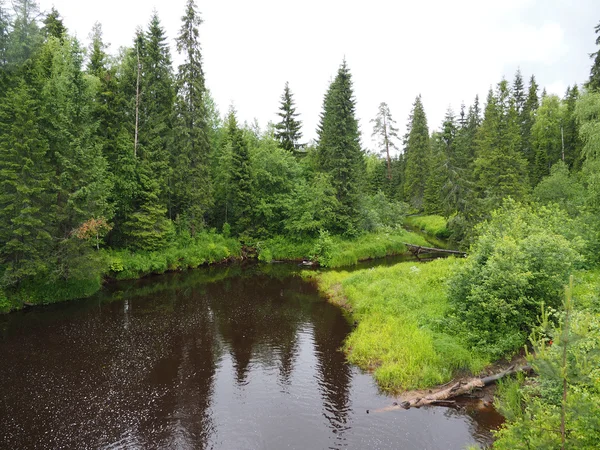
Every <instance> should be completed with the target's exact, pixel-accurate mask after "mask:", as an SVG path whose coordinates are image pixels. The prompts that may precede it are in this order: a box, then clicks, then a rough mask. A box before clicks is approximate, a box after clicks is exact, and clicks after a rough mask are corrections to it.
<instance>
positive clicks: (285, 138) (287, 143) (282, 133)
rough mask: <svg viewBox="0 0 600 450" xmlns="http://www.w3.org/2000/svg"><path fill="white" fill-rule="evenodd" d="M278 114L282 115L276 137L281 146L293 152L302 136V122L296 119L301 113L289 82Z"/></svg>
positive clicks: (276, 129) (276, 126)
mask: <svg viewBox="0 0 600 450" xmlns="http://www.w3.org/2000/svg"><path fill="white" fill-rule="evenodd" d="M277 115H278V116H279V117H281V121H280V122H279V123H277V124H275V138H276V139H277V140H278V141H279V143H280V145H281V148H283V149H285V150H288V151H290V152H293V151H294V150H297V149H298V146H299V141H300V139H301V138H302V133H301V132H300V129H301V128H302V122H300V121H299V120H297V119H296V118H297V117H298V116H299V114H298V113H297V112H296V107H295V104H294V96H293V94H292V92H291V91H290V85H289V83H287V82H286V83H285V88H284V89H283V94H282V95H281V104H280V106H279V112H278V113H277Z"/></svg>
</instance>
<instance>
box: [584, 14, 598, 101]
mask: <svg viewBox="0 0 600 450" xmlns="http://www.w3.org/2000/svg"><path fill="white" fill-rule="evenodd" d="M594 31H595V32H596V34H597V35H598V36H597V37H596V46H597V47H600V22H598V25H596V27H595V28H594ZM590 58H592V59H593V60H594V62H593V64H592V68H591V69H590V79H589V80H588V82H587V88H588V89H590V90H591V91H597V90H600V48H599V49H598V50H597V51H596V52H594V53H592V54H591V55H590Z"/></svg>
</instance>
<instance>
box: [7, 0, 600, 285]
mask: <svg viewBox="0 0 600 450" xmlns="http://www.w3.org/2000/svg"><path fill="white" fill-rule="evenodd" d="M9 6H10V7H9ZM40 18H41V19H40ZM201 23H202V20H201V17H200V14H199V12H198V10H197V8H196V5H195V3H194V1H192V0H190V1H188V2H187V4H186V8H185V11H184V14H183V17H182V21H181V28H180V30H179V31H178V33H177V35H176V38H175V42H176V49H177V52H178V53H179V54H180V55H181V60H182V63H181V64H180V65H179V66H178V67H177V68H174V67H173V63H172V55H171V50H170V47H169V45H168V41H167V34H166V31H165V30H164V28H163V27H162V25H161V22H160V19H159V17H158V14H157V13H156V12H155V13H153V15H152V17H150V20H149V22H148V24H147V26H146V27H145V28H139V29H137V30H136V32H135V35H134V36H133V40H132V43H131V45H130V46H129V47H127V48H122V49H120V50H119V51H118V53H117V54H110V53H109V52H108V48H107V44H106V43H105V42H104V41H103V36H102V27H101V25H100V24H96V25H95V26H94V28H93V30H92V31H91V33H90V36H89V41H90V42H89V45H88V46H87V47H84V45H83V44H82V43H81V42H80V41H79V40H78V39H76V38H74V37H72V36H71V35H70V34H69V32H68V29H67V27H66V26H65V24H64V23H63V21H62V18H61V16H60V14H59V13H58V11H56V10H55V9H54V8H53V9H52V11H51V12H50V13H48V14H45V15H41V14H40V11H39V9H38V6H37V4H36V2H35V1H34V0H17V1H14V2H12V3H11V4H10V5H9V4H7V3H6V2H4V1H0V67H1V71H0V96H1V99H0V104H1V105H0V171H1V173H2V181H1V188H0V214H1V217H0V241H1V242H2V248H1V250H0V258H1V261H0V288H1V289H2V290H3V291H4V292H6V293H9V294H11V293H16V292H21V293H22V295H25V294H23V292H24V289H25V290H26V289H27V287H28V286H30V285H36V286H37V285H40V283H41V284H44V285H52V286H58V285H60V284H61V283H62V284H67V285H71V284H78V285H86V286H87V285H88V284H89V283H91V284H89V289H92V285H97V283H98V280H99V279H100V278H101V276H102V274H103V273H104V272H105V271H106V270H107V264H110V263H107V261H106V251H103V250H107V249H112V251H122V250H124V249H127V250H131V251H134V252H138V253H139V252H142V253H143V252H156V251H164V250H165V249H167V248H175V247H177V248H180V247H186V246H189V245H194V244H193V243H194V242H196V241H197V240H198V239H199V238H200V237H201V236H206V233H209V232H210V231H211V230H216V231H217V232H219V233H223V234H224V235H225V237H229V236H233V237H236V238H238V239H239V240H241V241H242V242H244V243H246V244H250V245H256V244H257V243H258V242H259V241H264V240H265V239H270V238H275V237H278V238H279V237H282V236H283V237H284V238H285V239H287V240H289V241H296V242H300V241H302V240H305V239H318V238H323V237H325V238H327V236H328V235H329V234H331V235H339V236H343V237H345V238H354V237H357V236H359V235H361V234H363V233H365V232H371V231H377V230H381V229H390V228H394V227H396V226H400V225H401V223H400V221H401V218H402V216H403V215H404V213H406V212H407V211H411V212H421V211H422V212H425V213H427V214H442V215H444V216H446V217H448V218H450V231H451V233H452V238H453V239H454V240H455V241H456V242H457V243H462V244H463V245H467V244H468V243H469V242H470V241H471V239H472V230H473V226H474V225H475V224H476V223H478V222H480V221H481V220H483V219H486V218H488V217H490V214H491V211H492V210H493V209H495V208H496V207H497V206H498V205H499V204H500V202H501V200H502V199H503V198H505V197H507V196H510V197H512V198H513V199H515V200H517V201H528V200H531V199H533V198H534V197H533V196H534V192H535V191H534V188H536V186H537V185H538V184H540V182H542V183H543V181H542V180H544V179H545V177H547V176H548V175H550V173H551V170H554V169H553V167H554V166H555V165H556V164H557V163H558V164H559V165H560V164H562V165H564V169H560V170H563V172H564V171H566V173H567V174H570V173H575V174H578V173H590V172H589V170H588V172H586V167H587V166H586V161H587V160H588V159H589V152H588V154H586V153H585V152H584V144H585V142H584V141H582V140H581V137H580V136H581V134H580V129H579V128H580V127H581V126H582V123H583V122H582V120H583V117H582V114H583V113H582V112H578V105H579V103H581V102H582V101H583V100H582V99H581V98H580V97H581V92H580V90H579V88H578V87H577V86H573V87H572V88H569V89H568V90H567V92H566V94H565V96H564V98H562V99H561V98H558V97H556V96H553V95H546V94H545V92H542V93H540V89H539V87H538V85H537V83H536V80H535V78H534V77H533V76H532V77H531V78H530V81H529V86H528V87H527V86H525V83H524V81H523V78H522V76H521V74H520V73H517V74H516V76H515V78H514V81H512V82H510V83H509V82H508V81H507V80H502V81H500V82H499V83H498V84H497V85H496V86H495V87H494V88H493V89H490V92H489V94H488V97H487V99H486V102H485V104H484V105H482V104H481V103H480V101H479V99H478V98H475V100H474V102H473V104H472V105H471V106H469V107H466V106H465V105H462V106H461V108H460V112H459V113H458V115H457V114H455V113H454V112H453V111H452V110H451V109H449V110H448V112H447V114H446V116H445V119H444V121H443V123H442V124H440V127H439V130H438V131H433V132H431V131H430V127H431V124H428V122H427V117H426V113H425V106H424V102H423V99H422V98H421V97H420V96H418V97H417V98H416V100H415V102H414V105H413V109H412V112H411V114H410V117H409V121H408V127H407V130H406V134H405V135H404V137H403V138H402V139H400V138H399V137H398V130H397V128H396V126H395V121H394V119H393V118H392V115H391V112H390V110H389V108H388V107H387V105H386V104H385V103H382V105H381V106H380V108H379V111H378V114H377V116H376V117H375V119H374V121H373V122H374V132H373V134H374V136H376V137H377V138H378V141H379V142H380V144H381V148H380V150H382V152H383V156H384V157H383V158H381V157H380V156H379V155H378V154H374V153H367V152H365V150H364V148H363V146H362V143H361V135H360V132H359V127H358V121H357V118H356V116H355V109H356V99H355V97H354V93H353V84H352V76H351V73H350V69H349V67H348V64H347V63H346V62H345V61H344V62H342V64H341V65H340V68H339V70H338V72H337V74H336V76H335V78H334V79H333V81H332V82H331V84H330V86H329V88H328V90H327V92H326V93H325V95H324V100H323V110H322V113H321V117H320V123H319V126H318V130H317V135H318V138H317V140H316V142H314V143H311V144H306V143H304V142H303V141H302V123H301V121H300V120H299V114H298V113H297V111H296V107H295V103H294V96H293V93H292V90H291V88H290V86H289V85H288V84H286V85H285V88H284V91H283V94H282V97H281V103H280V108H279V111H280V112H279V116H280V121H279V122H278V123H276V124H270V125H268V126H267V127H266V129H265V130H260V129H259V127H258V126H257V125H256V124H252V125H248V124H240V123H239V121H238V119H237V117H236V111H235V109H234V108H233V107H231V108H230V110H229V111H228V112H227V114H225V116H224V117H221V115H220V114H219V112H218V110H217V108H216V105H215V103H214V101H213V100H212V98H211V96H210V93H209V91H208V89H207V83H206V81H205V77H204V71H203V67H202V49H201V45H200V26H201ZM596 65H597V64H596ZM594 67H596V66H594ZM594 71H596V72H597V69H596V68H595V69H593V70H592V78H591V80H590V90H591V88H593V87H594V83H596V84H597V76H596V75H597V74H596V72H594ZM594 74H596V75H594ZM595 80H596V81H595ZM589 95H591V94H586V96H589ZM586 98H588V97H586ZM587 101H589V99H588V100H587ZM273 104H274V110H275V109H276V107H277V102H276V99H273ZM394 148H401V150H402V151H401V152H400V154H399V156H398V155H395V154H394V151H393V150H394ZM586 158H587V159H586ZM562 165H561V166H560V167H563V166H562ZM555 170H559V169H555ZM563 172H560V173H563ZM553 173H554V172H553ZM581 182H582V183H586V182H587V181H585V180H582V181H581ZM548 195H550V194H548ZM86 289H88V288H85V289H83V290H82V291H81V292H79V291H78V293H79V294H82V293H84V292H87V291H86ZM73 295H75V294H73Z"/></svg>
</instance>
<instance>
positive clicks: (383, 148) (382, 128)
mask: <svg viewBox="0 0 600 450" xmlns="http://www.w3.org/2000/svg"><path fill="white" fill-rule="evenodd" d="M371 123H373V134H372V137H374V138H377V143H378V145H379V147H380V152H381V153H382V154H383V155H384V156H385V158H386V162H387V178H388V180H391V179H392V158H391V155H390V150H391V149H397V148H398V147H397V146H396V143H395V141H397V140H398V129H397V128H396V127H395V125H396V121H395V120H394V119H393V118H392V113H391V112H390V108H389V107H388V105H387V103H385V102H381V103H380V104H379V108H378V110H377V116H376V117H375V119H373V120H371Z"/></svg>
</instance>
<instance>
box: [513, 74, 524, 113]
mask: <svg viewBox="0 0 600 450" xmlns="http://www.w3.org/2000/svg"><path fill="white" fill-rule="evenodd" d="M512 96H513V99H514V102H515V110H516V112H517V116H519V117H521V115H522V114H523V110H524V109H525V102H526V101H527V96H526V95H525V85H524V84H523V76H522V75H521V69H517V73H516V74H515V80H514V81H513V85H512Z"/></svg>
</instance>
